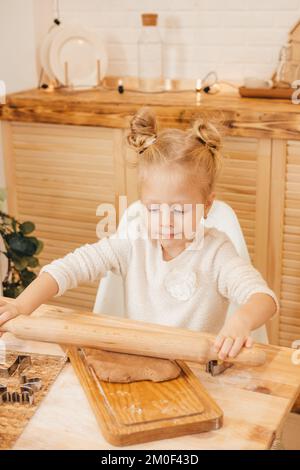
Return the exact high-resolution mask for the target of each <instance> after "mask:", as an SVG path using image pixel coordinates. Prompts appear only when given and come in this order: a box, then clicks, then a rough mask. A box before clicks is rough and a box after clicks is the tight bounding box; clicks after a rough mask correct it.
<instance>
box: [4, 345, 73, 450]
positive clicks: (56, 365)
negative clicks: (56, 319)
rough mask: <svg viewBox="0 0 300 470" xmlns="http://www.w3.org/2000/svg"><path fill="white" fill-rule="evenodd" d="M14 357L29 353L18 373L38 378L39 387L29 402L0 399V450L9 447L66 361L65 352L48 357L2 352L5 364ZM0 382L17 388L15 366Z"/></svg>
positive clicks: (29, 377)
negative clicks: (21, 369)
mask: <svg viewBox="0 0 300 470" xmlns="http://www.w3.org/2000/svg"><path fill="white" fill-rule="evenodd" d="M18 356H23V357H25V356H26V357H27V356H29V358H30V364H28V365H27V366H26V368H25V369H24V370H23V371H22V374H24V375H26V377H27V378H28V379H32V378H39V379H41V389H40V390H39V391H37V392H36V393H35V394H34V402H33V404H23V403H22V404H21V403H3V402H0V450H8V449H11V448H12V446H13V444H14V443H15V442H16V440H17V439H18V437H19V436H20V435H21V434H22V432H23V430H24V428H25V426H26V425H27V424H28V422H29V420H30V419H31V418H32V416H33V415H34V413H35V411H36V410H37V408H38V407H39V405H40V404H41V402H42V400H43V399H44V397H45V396H46V395H47V393H48V391H49V389H50V387H51V385H52V384H53V382H54V381H55V379H56V377H57V375H58V374H59V373H60V372H61V370H62V369H63V367H64V365H65V363H66V362H67V360H68V358H67V356H66V355H62V356H57V355H56V356H52V355H46V354H37V353H24V352H18V351H14V350H11V351H9V350H7V351H6V360H7V362H8V364H9V363H10V362H11V363H13V362H14V360H15V359H16V358H17V357H18ZM0 384H1V385H4V386H5V387H7V389H8V390H9V391H19V389H20V373H19V371H18V369H17V370H16V371H15V372H14V373H13V375H12V376H7V377H2V376H1V377H0Z"/></svg>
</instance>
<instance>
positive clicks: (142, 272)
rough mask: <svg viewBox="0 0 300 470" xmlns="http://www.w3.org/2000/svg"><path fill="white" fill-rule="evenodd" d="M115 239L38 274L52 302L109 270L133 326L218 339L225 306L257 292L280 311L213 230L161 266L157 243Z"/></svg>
mask: <svg viewBox="0 0 300 470" xmlns="http://www.w3.org/2000/svg"><path fill="white" fill-rule="evenodd" d="M115 236H116V235H114V236H111V237H105V238H102V239H101V240H100V241H98V242H96V243H93V244H85V245H83V246H81V247H79V248H76V249H75V250H74V251H73V252H72V253H69V254H67V255H66V256H64V257H63V258H60V259H57V260H54V261H52V262H51V263H50V264H47V265H46V266H44V267H43V268H42V269H41V270H40V274H41V273H42V272H48V273H49V274H50V275H51V276H52V277H53V278H54V279H55V280H56V282H57V284H58V286H59V291H58V293H57V294H56V296H55V297H57V296H60V295H62V294H63V293H64V292H65V291H66V290H67V289H72V288H74V287H76V286H77V285H79V284H80V283H82V282H87V281H95V280H96V279H97V278H98V277H99V276H101V275H105V273H106V272H107V271H109V270H111V271H112V272H114V273H117V274H119V275H121V276H122V278H123V281H124V291H125V299H124V300H125V311H126V317H127V318H131V319H134V320H141V321H146V322H151V323H159V324H164V325H170V326H176V327H181V328H189V329H193V330H199V331H207V332H210V333H218V332H219V330H220V329H221V327H222V326H223V323H224V320H225V316H226V311H227V308H228V304H229V301H233V302H235V303H237V304H244V303H245V302H247V300H248V298H249V297H250V296H251V295H252V294H253V293H257V292H262V293H266V294H269V295H270V296H271V297H272V298H273V299H274V300H275V302H276V305H277V311H278V310H279V304H278V300H277V298H276V296H275V294H274V292H273V291H272V290H271V289H270V288H269V287H268V286H267V284H266V282H265V281H264V279H263V278H262V276H261V274H260V273H259V272H258V271H257V270H256V269H255V268H254V267H253V266H252V265H251V264H250V263H248V262H247V261H245V260H244V259H242V258H241V257H240V256H239V255H238V254H237V251H236V249H235V247H234V245H233V244H232V242H231V240H230V239H229V238H228V236H227V235H226V234H225V233H223V232H220V231H218V230H217V229H215V228H205V229H204V240H203V247H202V249H200V250H195V245H193V244H191V245H190V246H189V247H188V248H186V249H185V250H184V251H182V252H181V253H180V254H179V255H178V256H177V257H176V258H173V259H172V260H170V261H165V260H163V255H162V248H161V245H160V243H159V241H158V240H150V239H136V240H129V239H120V238H114V237H115ZM193 243H194V242H193ZM276 313H277V312H276Z"/></svg>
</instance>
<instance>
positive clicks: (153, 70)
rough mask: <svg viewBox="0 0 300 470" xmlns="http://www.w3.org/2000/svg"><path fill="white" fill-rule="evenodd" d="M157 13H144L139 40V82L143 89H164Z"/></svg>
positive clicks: (140, 87) (149, 90)
mask: <svg viewBox="0 0 300 470" xmlns="http://www.w3.org/2000/svg"><path fill="white" fill-rule="evenodd" d="M157 17H158V15H157V14H156V13H144V14H142V24H143V27H142V31H141V34H140V37H139V40H138V83H139V89H140V90H141V91H148V92H151V91H159V90H161V89H162V85H163V79H162V41H161V37H160V33H159V30H158V27H157Z"/></svg>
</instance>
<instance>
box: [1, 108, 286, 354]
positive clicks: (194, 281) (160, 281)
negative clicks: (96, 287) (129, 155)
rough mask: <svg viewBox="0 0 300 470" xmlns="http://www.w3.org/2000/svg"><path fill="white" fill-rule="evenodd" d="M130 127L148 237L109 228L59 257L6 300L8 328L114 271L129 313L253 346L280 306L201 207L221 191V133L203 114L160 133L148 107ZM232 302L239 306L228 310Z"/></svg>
mask: <svg viewBox="0 0 300 470" xmlns="http://www.w3.org/2000/svg"><path fill="white" fill-rule="evenodd" d="M130 127H131V129H130V133H129V135H128V143H129V144H130V146H131V147H133V148H134V149H135V150H136V152H137V165H138V188H139V195H140V205H141V208H143V210H142V211H141V212H142V215H140V214H139V215H137V218H138V220H140V221H141V224H140V226H141V227H143V228H144V229H145V232H144V235H145V234H146V236H143V237H140V238H138V237H137V238H135V239H133V238H132V237H118V236H117V234H114V235H112V236H104V237H103V238H102V239H101V240H99V241H98V242H96V243H93V244H85V245H83V246H82V247H80V248H77V249H75V250H74V251H73V252H72V253H69V254H67V255H66V256H64V257H63V258H60V259H57V260H54V261H52V262H51V263H50V264H48V265H46V266H44V267H43V268H42V269H41V270H40V273H39V275H38V277H37V278H36V279H35V280H34V281H33V282H32V283H31V284H30V285H29V286H28V287H27V288H26V289H25V290H24V291H23V292H22V293H21V294H20V295H19V297H18V298H17V299H15V300H14V301H13V302H12V303H6V302H5V300H2V301H1V302H0V327H1V325H2V324H3V323H4V322H6V321H7V320H9V319H11V318H13V317H15V316H17V315H19V314H30V313H31V312H32V311H33V310H35V309H36V308H37V307H38V306H39V305H41V304H42V303H45V302H47V300H49V299H50V298H51V297H53V296H55V297H57V296H60V295H62V294H63V293H64V292H65V291H66V290H67V289H71V288H74V287H76V286H77V285H78V284H80V283H82V282H87V281H94V280H96V279H97V277H98V276H99V275H105V273H106V272H107V271H109V270H111V271H113V272H114V273H117V274H119V275H121V276H122V278H123V282H124V291H125V299H124V301H125V310H126V316H127V317H128V318H131V319H134V320H142V321H146V322H150V323H151V322H152V323H160V324H165V325H171V326H175V327H181V328H189V329H193V330H198V331H206V332H210V333H214V334H216V335H217V336H216V340H215V345H214V346H215V349H216V351H217V352H218V355H219V358H220V359H226V357H227V356H229V357H234V356H236V355H237V354H238V352H239V351H240V349H241V348H242V347H243V346H246V347H251V346H252V338H251V331H252V330H254V329H256V328H258V327H260V326H261V325H263V324H264V323H265V322H266V321H267V320H269V319H270V318H271V317H272V316H273V315H275V313H277V312H278V310H279V305H278V300H277V298H276V296H275V294H274V292H273V291H272V290H271V289H270V288H269V287H268V286H267V284H266V282H265V281H264V279H263V278H262V276H261V275H260V273H259V272H258V271H257V270H256V269H255V268H254V267H253V266H252V265H251V264H250V263H249V262H247V261H245V260H244V259H242V258H241V257H240V256H239V255H238V254H237V251H236V249H235V247H234V246H233V244H232V242H231V240H230V239H229V237H228V236H227V235H226V234H225V233H224V232H221V231H218V230H217V229H214V228H210V229H208V228H204V225H203V218H202V215H203V217H204V218H206V217H207V214H208V212H209V209H210V207H211V205H212V203H213V200H214V198H215V192H214V187H215V182H216V177H217V174H218V172H219V169H220V166H221V165H220V164H221V137H220V134H219V132H218V130H217V128H216V127H215V125H214V124H213V123H212V122H206V121H205V120H202V119H198V120H197V121H196V122H195V125H194V127H193V128H191V129H189V130H187V131H183V130H179V129H165V130H162V131H161V132H158V131H157V123H156V119H155V116H154V114H153V113H152V112H151V111H150V110H149V108H142V109H141V110H140V111H139V112H138V113H137V114H136V115H135V116H134V117H133V119H132V121H131V126H130ZM199 207H200V208H202V209H203V212H202V213H201V211H198V209H199ZM145 214H146V216H145ZM139 217H140V219H139ZM129 223H132V222H129ZM186 227H188V229H187V230H186V229H184V228H186ZM117 233H118V231H117ZM229 301H232V302H235V303H237V304H239V305H241V307H240V308H239V309H238V310H237V311H236V312H235V313H234V314H232V315H231V316H230V317H228V318H227V319H226V311H227V308H228V305H229Z"/></svg>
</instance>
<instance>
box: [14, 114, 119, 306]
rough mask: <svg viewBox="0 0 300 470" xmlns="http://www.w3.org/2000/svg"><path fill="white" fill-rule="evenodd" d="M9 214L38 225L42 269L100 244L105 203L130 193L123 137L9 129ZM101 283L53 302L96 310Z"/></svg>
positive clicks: (19, 126)
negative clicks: (85, 246)
mask: <svg viewBox="0 0 300 470" xmlns="http://www.w3.org/2000/svg"><path fill="white" fill-rule="evenodd" d="M5 129H6V130H5V137H6V138H5V162H6V179H7V186H8V202H9V211H10V212H11V213H12V214H13V215H15V216H16V217H17V218H19V219H20V220H22V221H25V220H31V221H33V222H34V223H35V225H36V231H35V235H36V236H37V237H38V238H40V239H41V240H43V242H44V249H43V251H42V252H41V254H40V255H39V260H40V264H41V266H43V265H45V264H47V263H49V262H51V261H52V260H54V259H56V258H59V257H62V256H64V255H65V254H67V253H68V252H70V251H73V250H74V249H75V248H77V247H78V246H80V245H83V244H85V243H94V242H96V241H97V240H98V238H97V234H96V226H97V223H98V222H99V221H100V218H99V216H97V215H96V209H97V207H98V205H99V204H101V203H111V204H113V205H115V202H116V198H117V196H118V195H119V194H124V191H125V174H124V166H123V153H122V152H123V146H122V131H121V130H119V129H109V128H99V127H83V126H64V125H51V124H32V123H28V124H27V123H12V124H8V123H6V124H5ZM98 285H99V280H97V281H96V282H94V283H85V284H83V285H81V286H80V287H78V288H76V289H72V290H70V291H67V292H66V293H65V294H64V295H63V296H62V297H59V298H57V299H55V300H53V301H52V302H51V303H52V304H54V305H63V306H66V307H71V308H79V309H86V310H92V308H93V304H94V301H95V296H96V291H97V287H98Z"/></svg>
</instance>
